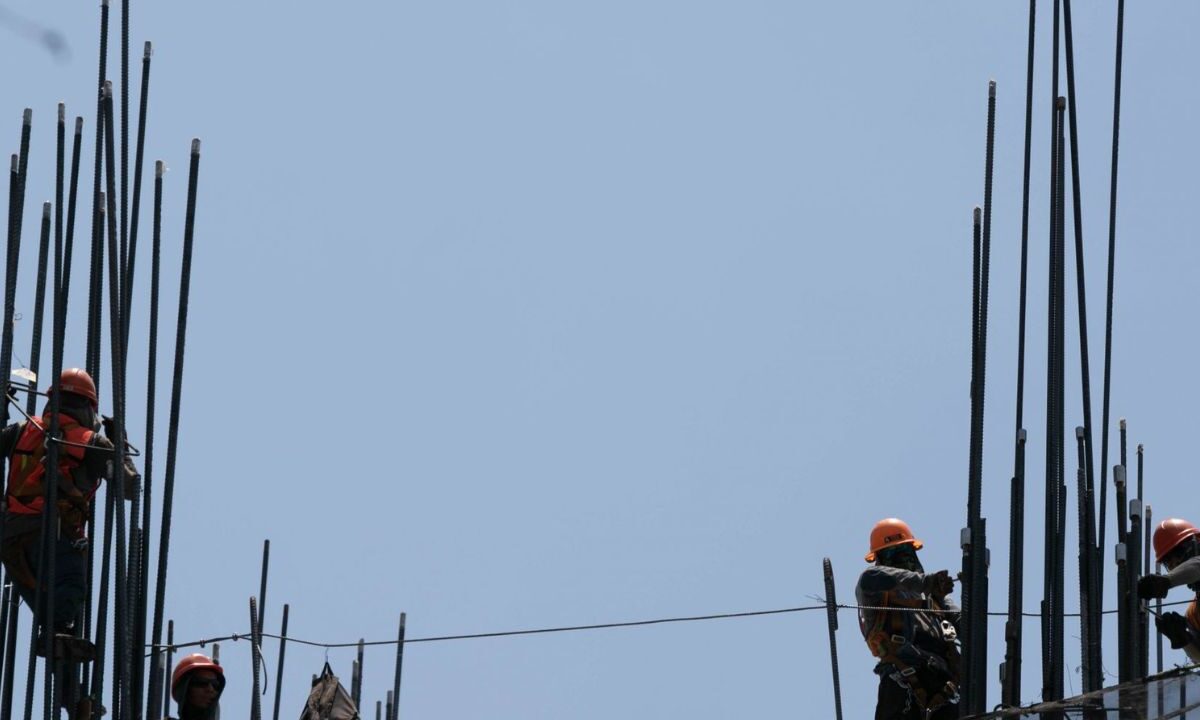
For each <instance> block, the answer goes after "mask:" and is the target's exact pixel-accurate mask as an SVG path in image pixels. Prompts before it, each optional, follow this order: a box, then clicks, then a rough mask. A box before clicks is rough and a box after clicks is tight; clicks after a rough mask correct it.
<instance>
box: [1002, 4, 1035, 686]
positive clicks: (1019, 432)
mask: <svg viewBox="0 0 1200 720" xmlns="http://www.w3.org/2000/svg"><path fill="white" fill-rule="evenodd" d="M1036 28H1037V0H1029V43H1028V53H1027V54H1028V59H1027V61H1026V70H1025V75H1026V79H1025V157H1024V166H1023V167H1024V172H1023V180H1022V185H1021V282H1020V299H1019V303H1018V320H1017V328H1018V330H1017V410H1016V423H1015V425H1016V427H1015V429H1014V435H1015V448H1014V450H1013V477H1012V488H1011V491H1010V497H1009V555H1008V557H1009V561H1008V563H1009V564H1008V619H1007V621H1006V622H1005V626H1004V641H1005V648H1004V665H1003V670H1002V672H1001V675H1002V688H1001V692H1000V694H1001V702H1002V703H1003V704H1004V705H1006V706H1008V707H1017V706H1019V705H1020V704H1021V652H1022V648H1021V641H1022V621H1023V618H1022V615H1021V613H1022V609H1023V608H1022V606H1023V603H1024V566H1025V442H1026V432H1025V421H1024V410H1025V311H1026V304H1027V295H1028V292H1027V290H1028V278H1029V272H1028V269H1029V184H1030V167H1031V156H1032V147H1033V70H1034V48H1035V44H1034V39H1035V37H1036Z"/></svg>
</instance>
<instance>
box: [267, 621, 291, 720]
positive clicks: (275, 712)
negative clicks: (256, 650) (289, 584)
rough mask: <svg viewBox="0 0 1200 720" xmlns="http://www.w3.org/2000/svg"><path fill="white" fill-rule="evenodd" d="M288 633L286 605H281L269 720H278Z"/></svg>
mask: <svg viewBox="0 0 1200 720" xmlns="http://www.w3.org/2000/svg"><path fill="white" fill-rule="evenodd" d="M287 633H288V604H287V603H284V604H283V625H282V626H281V627H280V629H279V662H278V663H276V667H275V707H274V708H273V709H272V711H271V720H279V698H280V696H281V694H282V692H283V660H284V653H285V652H286V651H287Z"/></svg>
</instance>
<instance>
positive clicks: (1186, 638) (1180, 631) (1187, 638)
mask: <svg viewBox="0 0 1200 720" xmlns="http://www.w3.org/2000/svg"><path fill="white" fill-rule="evenodd" d="M1154 624H1155V626H1156V627H1158V631H1159V632H1160V633H1162V634H1163V636H1164V637H1166V638H1167V639H1168V640H1170V641H1171V647H1172V648H1174V649H1176V650H1179V649H1180V648H1184V647H1187V645H1188V643H1190V642H1191V641H1192V634H1191V633H1190V632H1188V625H1187V620H1185V619H1184V618H1183V616H1182V615H1180V614H1179V613H1176V612H1168V613H1163V614H1162V616H1161V617H1158V618H1155V620H1154Z"/></svg>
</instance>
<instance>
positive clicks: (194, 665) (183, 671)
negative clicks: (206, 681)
mask: <svg viewBox="0 0 1200 720" xmlns="http://www.w3.org/2000/svg"><path fill="white" fill-rule="evenodd" d="M195 670H211V671H212V672H214V673H216V675H217V680H218V683H217V684H218V685H219V687H218V688H217V694H220V692H221V691H222V690H224V689H225V671H224V670H222V669H221V666H220V665H218V664H216V663H215V662H213V660H212V658H210V657H209V656H207V655H202V654H200V653H192V654H191V655H188V656H187V657H185V658H184V659H182V660H180V661H179V664H178V665H176V666H175V672H173V673H171V697H173V698H175V702H177V703H181V702H183V689H184V685H185V683H184V682H183V681H184V679H186V678H187V676H188V673H191V672H193V671H195Z"/></svg>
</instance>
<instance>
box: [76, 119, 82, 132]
mask: <svg viewBox="0 0 1200 720" xmlns="http://www.w3.org/2000/svg"><path fill="white" fill-rule="evenodd" d="M81 132H83V116H82V115H76V116H75V133H76V134H78V133H81Z"/></svg>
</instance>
